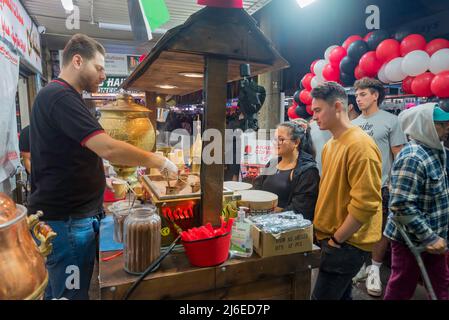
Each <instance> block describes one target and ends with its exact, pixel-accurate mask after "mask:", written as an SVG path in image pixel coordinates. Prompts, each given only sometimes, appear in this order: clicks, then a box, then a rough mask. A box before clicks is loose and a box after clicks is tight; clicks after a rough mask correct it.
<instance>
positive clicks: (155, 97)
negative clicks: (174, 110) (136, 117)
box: [145, 91, 167, 151]
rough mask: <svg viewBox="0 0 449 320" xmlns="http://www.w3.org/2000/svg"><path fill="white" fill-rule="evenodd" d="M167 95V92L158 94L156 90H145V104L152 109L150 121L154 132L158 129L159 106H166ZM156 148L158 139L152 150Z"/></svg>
mask: <svg viewBox="0 0 449 320" xmlns="http://www.w3.org/2000/svg"><path fill="white" fill-rule="evenodd" d="M166 96H167V95H166V94H158V93H155V92H149V91H145V104H146V106H147V108H148V109H150V121H151V125H152V126H153V128H154V132H156V130H157V122H156V119H157V108H163V107H165V97H166ZM155 150H156V141H155V143H154V147H153V150H151V151H155Z"/></svg>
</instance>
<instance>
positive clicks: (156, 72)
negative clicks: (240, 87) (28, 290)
mask: <svg viewBox="0 0 449 320" xmlns="http://www.w3.org/2000/svg"><path fill="white" fill-rule="evenodd" d="M206 56H214V57H216V58H222V59H226V60H228V82H231V81H236V80H239V79H241V76H240V64H242V63H250V64H251V75H252V76H255V75H259V74H262V73H266V72H271V71H275V70H279V69H283V68H287V67H289V64H288V62H287V61H286V60H284V59H283V58H282V57H281V56H280V54H279V53H278V52H277V51H276V49H275V48H274V46H273V45H272V43H271V42H270V40H268V39H267V38H266V37H265V35H264V34H263V33H262V31H261V30H260V29H259V28H258V27H257V24H256V21H255V20H254V19H253V18H252V17H251V16H250V15H249V14H248V13H247V12H246V11H245V10H243V9H223V8H212V7H205V8H204V9H202V10H200V11H198V12H197V13H195V14H193V15H192V16H191V17H190V18H189V19H188V20H187V21H186V22H185V23H184V24H182V25H180V26H178V27H176V28H173V29H171V30H169V31H168V32H167V33H166V34H165V35H164V36H163V37H162V38H161V39H160V40H159V42H158V43H157V44H156V45H155V46H154V48H153V49H152V50H151V51H150V53H149V54H148V55H147V57H146V58H145V59H144V60H143V61H142V62H141V63H140V64H139V65H138V67H137V68H136V69H135V70H134V72H133V73H132V74H131V75H130V76H129V77H128V78H127V79H126V81H125V82H124V83H123V84H122V88H124V89H127V90H141V91H149V92H155V93H161V94H169V95H181V96H182V95H186V94H189V93H192V92H195V91H198V90H201V89H203V85H204V79H203V78H188V77H185V76H183V75H181V74H180V73H201V74H203V73H204V72H205V70H204V65H205V57H206ZM158 85H173V86H176V88H174V89H162V88H159V87H158Z"/></svg>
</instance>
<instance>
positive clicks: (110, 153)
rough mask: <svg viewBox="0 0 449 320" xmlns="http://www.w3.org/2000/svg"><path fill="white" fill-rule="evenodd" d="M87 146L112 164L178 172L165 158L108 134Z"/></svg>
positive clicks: (98, 137) (94, 139)
mask: <svg viewBox="0 0 449 320" xmlns="http://www.w3.org/2000/svg"><path fill="white" fill-rule="evenodd" d="M85 146H86V147H87V148H89V149H90V150H92V151H93V152H95V153H96V154H97V155H98V156H99V157H101V158H103V159H106V160H108V161H110V162H111V163H115V164H120V165H124V166H142V167H146V168H157V169H160V170H162V169H167V170H168V171H169V172H172V173H176V172H177V171H178V169H177V167H176V165H175V164H173V163H172V162H170V161H168V160H167V159H166V158H165V157H163V156H160V155H157V154H155V153H152V152H147V151H144V150H141V149H139V148H137V147H134V146H133V145H130V144H129V143H126V142H123V141H119V140H116V139H113V138H112V137H111V136H109V135H108V134H106V133H100V134H97V135H95V136H93V137H91V138H90V139H89V140H87V141H86V142H85Z"/></svg>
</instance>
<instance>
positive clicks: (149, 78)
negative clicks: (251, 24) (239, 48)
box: [131, 51, 272, 95]
mask: <svg viewBox="0 0 449 320" xmlns="http://www.w3.org/2000/svg"><path fill="white" fill-rule="evenodd" d="M242 63H246V61H242V60H229V63H228V77H227V82H232V81H237V80H240V79H241V77H240V64H242ZM203 69H204V58H203V56H200V55H196V54H189V53H184V52H173V51H164V52H162V53H161V54H160V56H159V58H158V59H157V60H156V61H155V62H154V63H153V64H152V65H151V66H150V67H149V68H148V70H147V71H146V72H145V73H144V74H143V75H142V76H141V77H140V78H139V79H136V80H135V81H134V82H133V84H132V86H131V88H133V89H138V90H144V91H151V92H158V93H165V94H170V95H185V94H188V93H192V92H195V91H198V90H201V89H202V88H203V79H201V78H188V77H184V76H181V75H180V73H182V72H193V73H203V72H204V70H203ZM270 69H272V67H271V66H269V65H265V64H259V63H252V64H251V74H252V75H253V76H255V75H258V74H261V73H265V72H268V71H269V70H270ZM160 84H171V85H175V86H177V87H178V88H175V89H161V88H159V87H157V85H160Z"/></svg>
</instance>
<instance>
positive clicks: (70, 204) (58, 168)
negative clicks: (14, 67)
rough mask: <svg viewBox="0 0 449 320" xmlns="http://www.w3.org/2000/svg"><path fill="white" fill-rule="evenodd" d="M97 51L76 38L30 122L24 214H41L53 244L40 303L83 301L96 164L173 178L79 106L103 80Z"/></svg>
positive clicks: (99, 198) (98, 196)
mask: <svg viewBox="0 0 449 320" xmlns="http://www.w3.org/2000/svg"><path fill="white" fill-rule="evenodd" d="M104 56H105V51H104V48H103V47H102V46H101V44H99V43H98V42H96V41H95V40H93V39H91V38H89V37H87V36H85V35H82V34H76V35H74V36H73V37H72V38H71V40H70V41H69V42H68V43H67V45H66V47H65V48H64V51H63V58H62V64H63V66H62V70H61V74H60V77H59V78H58V79H56V80H54V81H52V82H51V83H50V84H48V85H47V86H46V87H45V88H43V89H42V90H41V91H40V92H39V94H38V95H37V97H36V99H35V101H34V105H33V108H32V114H31V124H30V139H31V141H32V144H31V164H32V168H33V170H32V171H31V196H30V199H29V207H28V209H29V212H30V213H34V212H35V211H37V210H42V211H43V212H44V216H43V217H42V220H45V221H46V222H47V223H48V224H49V225H50V226H51V227H52V228H53V230H54V231H55V232H56V233H57V234H58V236H57V237H56V238H55V239H54V241H53V250H52V253H51V254H50V255H49V256H48V257H47V269H48V273H49V283H48V286H47V289H46V292H45V298H46V299H52V298H58V299H59V298H62V297H65V298H68V299H88V298H89V296H88V290H89V285H90V279H91V277H92V272H93V266H94V261H95V253H96V252H95V247H96V246H95V235H96V232H97V231H98V221H97V220H96V216H97V215H99V214H100V213H101V212H102V211H103V209H102V204H103V192H104V188H105V176H104V170H103V160H102V158H104V159H106V160H109V161H111V162H113V163H116V164H121V165H128V166H143V167H148V168H151V167H152V168H158V169H160V170H167V171H168V172H169V173H172V174H173V173H177V167H176V165H174V164H173V163H172V162H170V161H168V160H167V159H166V158H164V157H162V156H159V155H156V154H153V153H150V152H146V151H143V150H141V149H138V148H136V147H134V146H132V145H130V144H127V143H125V142H122V141H118V140H115V139H112V138H111V137H110V136H109V135H107V134H106V133H105V132H104V130H103V128H102V127H101V125H100V124H99V123H98V121H97V120H96V119H95V117H94V116H93V115H92V114H91V113H90V112H89V110H88V108H87V107H86V105H85V104H84V102H83V100H82V98H81V93H82V91H83V90H86V91H88V92H96V91H97V88H98V85H99V84H100V83H101V82H103V80H104V79H105V71H104Z"/></svg>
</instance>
